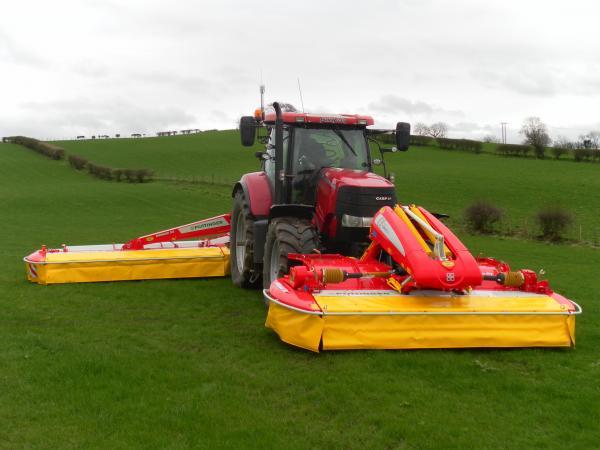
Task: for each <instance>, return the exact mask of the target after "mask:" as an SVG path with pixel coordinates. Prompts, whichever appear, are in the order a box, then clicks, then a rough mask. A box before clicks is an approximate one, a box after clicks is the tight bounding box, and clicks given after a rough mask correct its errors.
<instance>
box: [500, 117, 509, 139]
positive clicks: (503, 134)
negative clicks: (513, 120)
mask: <svg viewBox="0 0 600 450" xmlns="http://www.w3.org/2000/svg"><path fill="white" fill-rule="evenodd" d="M500 125H501V126H502V143H503V144H506V133H507V131H508V127H507V125H508V122H500Z"/></svg>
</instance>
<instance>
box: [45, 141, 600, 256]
mask: <svg viewBox="0 0 600 450" xmlns="http://www.w3.org/2000/svg"><path fill="white" fill-rule="evenodd" d="M56 144H57V145H60V146H62V147H64V148H65V149H66V150H67V152H72V153H75V154H77V155H81V156H84V157H86V158H88V159H90V160H93V161H94V162H97V163H99V164H104V165H108V166H111V167H123V168H150V169H154V170H155V172H156V176H157V177H159V178H160V177H162V178H180V179H185V180H196V181H206V182H208V183H214V184H219V185H223V186H231V185H232V184H233V182H234V181H236V180H238V179H239V177H240V175H241V174H243V173H246V172H249V171H253V170H259V169H258V168H259V166H260V165H259V162H258V160H257V159H256V158H255V156H254V152H255V151H257V150H260V149H261V147H260V145H258V144H257V145H256V146H255V147H254V148H244V147H242V146H241V145H240V141H239V134H238V132H237V131H234V130H231V131H224V132H219V133H211V132H207V133H201V134H196V135H187V136H173V137H166V138H145V139H112V140H85V141H60V142H57V143H56ZM487 147H489V145H487V144H486V148H487ZM386 161H387V164H388V168H389V170H390V171H392V172H394V173H395V174H396V185H397V190H398V199H399V200H400V201H401V202H404V203H417V204H420V205H423V206H425V207H427V208H428V209H430V210H432V211H438V212H444V213H448V214H450V215H451V220H450V224H451V225H453V226H460V225H461V223H462V211H463V210H464V208H465V207H466V206H468V204H469V203H471V202H473V201H474V200H480V199H483V200H488V201H491V202H493V203H494V204H496V205H497V206H499V207H500V208H502V209H503V210H504V213H505V218H506V220H505V222H506V225H505V226H506V227H507V228H510V229H519V230H521V231H524V232H525V234H527V235H529V236H530V237H535V236H536V235H537V229H536V226H535V223H534V220H533V215H534V213H535V212H536V211H538V210H539V209H541V208H543V207H545V206H549V205H558V206H562V207H565V208H567V209H569V210H571V211H572V212H573V213H574V215H575V225H574V226H573V228H572V230H571V232H570V234H569V237H570V238H572V239H574V240H580V239H581V240H584V241H588V242H591V243H594V244H596V245H600V215H599V214H598V213H597V211H596V210H595V208H594V207H593V205H600V164H591V163H576V162H573V161H570V160H560V161H555V160H552V159H546V160H543V161H540V160H536V159H534V158H513V157H502V156H498V155H495V154H493V153H488V152H486V153H483V154H479V155H475V154H471V153H463V152H456V151H448V150H440V149H438V148H437V147H411V149H410V150H409V151H408V152H406V153H399V154H386Z"/></svg>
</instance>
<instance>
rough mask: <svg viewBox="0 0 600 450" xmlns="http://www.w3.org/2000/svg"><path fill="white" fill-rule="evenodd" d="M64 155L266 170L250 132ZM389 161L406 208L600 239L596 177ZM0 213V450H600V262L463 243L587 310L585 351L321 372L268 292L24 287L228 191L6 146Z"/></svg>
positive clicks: (551, 249)
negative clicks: (91, 246)
mask: <svg viewBox="0 0 600 450" xmlns="http://www.w3.org/2000/svg"><path fill="white" fill-rule="evenodd" d="M88 144H89V145H88ZM64 146H65V148H67V151H72V152H75V153H78V154H82V155H86V156H88V157H90V158H91V159H93V160H95V161H97V162H99V163H105V164H109V165H113V166H117V165H119V166H124V167H127V166H129V165H130V166H131V167H150V168H154V169H155V170H157V171H159V173H164V175H166V176H181V177H193V176H198V175H203V174H204V175H206V174H210V173H211V172H214V173H215V176H219V177H221V178H223V179H235V178H236V177H238V176H239V174H240V173H242V172H244V171H247V170H249V169H252V168H253V167H255V166H256V163H255V160H254V157H253V151H248V150H244V149H242V148H241V147H240V146H239V145H238V142H237V136H235V135H234V134H233V133H218V134H212V135H211V134H203V135H198V136H189V137H187V136H186V137H177V138H162V139H147V140H137V141H132V140H122V141H98V142H89V141H87V142H70V143H64ZM180 153H182V154H180ZM388 159H389V160H390V161H392V162H391V165H392V166H394V170H395V172H396V174H397V184H398V190H399V193H400V196H399V197H400V198H401V199H402V200H414V201H416V202H419V203H422V204H424V205H426V206H428V207H429V208H430V209H433V210H436V209H437V210H440V211H447V212H450V213H452V214H458V213H460V211H461V209H462V208H463V207H464V205H465V204H466V203H467V202H468V201H470V200H471V199H472V198H477V197H486V198H490V199H492V200H495V201H497V202H498V203H499V204H501V205H502V206H503V207H505V208H506V209H507V210H510V211H511V212H512V211H514V214H515V217H516V219H515V220H517V219H518V220H523V219H524V218H525V217H527V216H528V214H529V212H528V210H529V208H531V207H532V206H536V205H538V204H540V203H544V202H546V201H558V202H563V203H564V204H565V205H566V206H569V207H571V208H572V209H573V210H574V211H576V212H577V214H578V218H579V220H580V222H581V223H583V224H585V226H586V227H588V226H589V227H592V228H593V227H597V226H599V223H598V221H599V219H598V217H597V210H598V207H599V206H600V199H599V198H598V195H599V194H598V187H599V186H598V184H599V183H600V182H599V181H598V177H597V176H596V170H598V168H597V167H595V166H594V165H591V164H588V165H576V164H568V163H560V162H554V161H533V160H532V161H524V160H520V159H512V158H499V157H496V156H491V155H479V156H477V155H470V154H465V153H449V152H443V151H440V150H436V149H417V150H414V151H410V152H408V153H407V154H403V155H393V156H392V157H390V158H388ZM400 174H402V176H400ZM0 201H1V204H2V205H3V218H4V220H3V222H2V224H3V228H4V232H3V233H2V237H0V239H1V246H0V267H1V268H2V271H1V272H0V307H1V308H2V316H1V317H0V324H1V326H0V341H1V342H2V347H1V348H0V379H1V381H0V424H1V425H0V448H53V449H54V448H61V449H64V448H224V447H229V448H232V447H233V448H311V447H316V448H444V447H446V448H447V447H469V448H531V447H544V448H586V449H587V448H595V447H597V446H598V442H599V439H600V431H599V429H598V425H597V424H598V423H599V421H600V410H599V408H598V405H599V404H600V383H599V382H598V380H599V379H600V354H599V353H598V348H599V347H600V319H599V318H598V314H599V313H600V305H599V302H598V300H597V291H598V287H599V283H598V281H597V268H598V267H599V266H600V252H599V251H598V250H595V249H593V248H591V247H588V246H574V245H549V244H544V243H541V242H536V241H533V240H517V239H508V238H507V239H500V238H492V237H478V236H469V235H466V234H463V233H461V236H460V237H461V238H463V239H464V241H465V243H466V244H467V245H468V246H469V247H470V249H471V250H472V252H473V253H479V252H485V253H486V254H490V255H494V256H497V257H499V258H503V259H506V260H507V261H509V262H511V263H514V266H515V267H531V268H532V269H540V268H544V269H545V270H546V272H547V273H548V276H549V278H550V279H551V282H552V285H553V287H554V288H555V289H556V290H558V291H560V292H561V293H563V294H565V295H566V296H568V297H570V298H573V299H574V300H575V301H577V302H579V303H580V304H582V305H583V307H584V315H583V316H580V318H579V319H578V329H577V339H578V341H577V344H578V345H577V348H576V349H575V350H554V349H548V350H542V349H533V350H531V349H518V350H462V351H436V350H433V351H349V352H334V353H324V354H312V353H309V352H305V351H301V350H297V349H294V348H291V347H289V346H287V345H284V344H282V343H281V342H279V340H278V339H277V338H276V336H275V335H274V334H273V333H272V332H270V331H269V330H267V329H266V328H264V318H265V310H264V307H263V305H262V300H261V298H260V295H259V293H257V292H253V291H243V290H240V289H236V288H234V287H232V285H231V284H230V282H229V281H228V280H227V279H214V280H172V281H171V280H162V281H148V282H124V283H100V284H87V285H86V284H82V285H60V286H38V285H33V284H30V283H28V282H27V281H26V280H25V276H24V268H23V266H22V262H21V258H22V257H23V256H24V255H26V254H28V253H29V252H31V251H32V250H34V249H36V248H38V247H39V245H40V244H42V243H46V244H48V245H50V246H56V245H59V244H61V243H63V242H67V243H70V244H86V243H108V242H120V241H123V240H126V239H128V238H130V237H133V236H136V235H139V234H143V233H146V232H150V231H155V230H157V229H160V228H163V227H168V226H173V225H177V224H180V223H184V222H186V221H190V220H194V219H197V218H201V217H205V216H207V215H210V214H216V213H219V212H222V211H224V210H226V209H227V208H228V207H229V205H230V202H231V200H230V189H229V188H227V187H225V186H221V185H210V184H194V183H174V182H162V181H161V182H154V183H148V184H127V183H116V182H106V181H100V180H96V179H94V178H91V177H90V176H88V175H87V174H85V173H79V172H76V171H74V170H72V169H70V168H69V167H67V166H66V164H65V163H57V162H54V161H50V160H48V159H46V158H44V157H42V156H40V155H38V154H35V153H33V152H31V151H30V150H27V149H24V148H21V147H18V146H13V145H9V144H0ZM455 220H458V219H455Z"/></svg>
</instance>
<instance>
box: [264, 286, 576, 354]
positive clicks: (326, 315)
mask: <svg viewBox="0 0 600 450" xmlns="http://www.w3.org/2000/svg"><path fill="white" fill-rule="evenodd" d="M265 296H266V297H267V298H268V300H269V303H270V305H269V314H268V317H267V322H266V326H267V327H269V328H272V329H273V330H274V331H275V332H277V334H278V335H279V336H280V338H281V339H282V340H283V341H285V342H288V343H290V344H292V345H296V346H299V347H303V348H306V349H309V350H313V351H319V350H320V349H323V350H346V349H366V348H373V349H419V348H467V347H570V346H573V345H574V344H575V315H576V314H578V313H579V312H580V309H579V307H577V308H578V309H577V311H575V312H572V311H568V310H567V309H566V308H565V306H564V305H563V304H561V303H560V302H559V301H557V300H556V299H554V298H552V297H550V296H547V295H541V294H533V293H526V292H502V291H484V290H481V291H473V292H471V294H469V295H452V294H448V293H444V292H437V291H416V292H414V293H411V294H410V295H403V294H399V293H397V292H395V291H366V292H365V291H363V292H361V291H321V292H319V293H314V294H313V296H314V299H315V301H316V303H317V304H318V306H319V307H320V309H321V311H305V310H301V309H294V308H290V307H289V306H288V305H285V304H283V303H281V302H279V301H277V300H276V299H274V298H273V297H271V296H269V294H268V292H266V291H265Z"/></svg>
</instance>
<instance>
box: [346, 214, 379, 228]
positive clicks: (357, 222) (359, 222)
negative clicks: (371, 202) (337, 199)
mask: <svg viewBox="0 0 600 450" xmlns="http://www.w3.org/2000/svg"><path fill="white" fill-rule="evenodd" d="M371 222H373V218H372V217H357V216H350V215H348V214H344V215H342V226H343V227H352V228H369V227H370V226H371Z"/></svg>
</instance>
